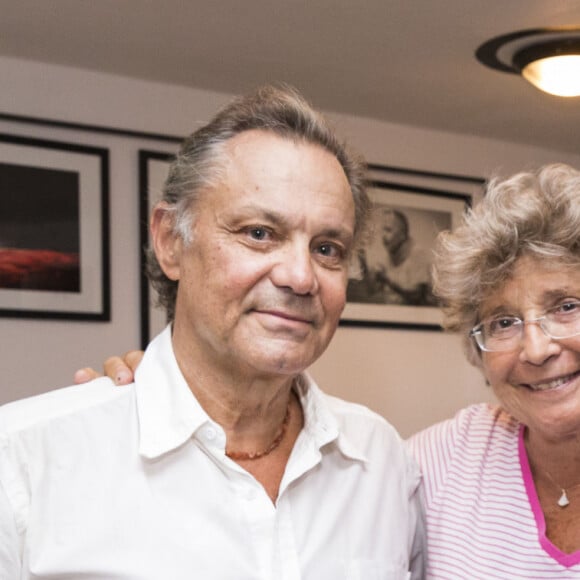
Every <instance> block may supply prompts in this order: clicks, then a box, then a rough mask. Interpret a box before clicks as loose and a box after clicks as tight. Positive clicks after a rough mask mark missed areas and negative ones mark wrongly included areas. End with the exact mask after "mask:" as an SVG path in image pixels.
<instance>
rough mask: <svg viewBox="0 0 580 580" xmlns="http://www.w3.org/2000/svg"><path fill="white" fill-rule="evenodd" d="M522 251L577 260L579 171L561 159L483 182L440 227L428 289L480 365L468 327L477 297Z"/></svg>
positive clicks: (578, 263) (505, 276)
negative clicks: (476, 199)
mask: <svg viewBox="0 0 580 580" xmlns="http://www.w3.org/2000/svg"><path fill="white" fill-rule="evenodd" d="M523 255H531V256H533V257H535V258H537V259H540V260H548V261H550V262H551V263H558V264H561V265H562V267H565V266H568V267H573V268H578V267H580V172H578V171H577V170H575V169H573V168H572V167H569V166H567V165H563V164H554V165H547V166H545V167H542V168H541V169H539V170H538V171H537V172H534V173H528V172H527V173H518V174H516V175H514V176H512V177H510V178H509V179H506V180H504V181H500V180H498V179H493V180H491V181H490V182H489V184H488V186H487V188H486V193H485V196H484V198H483V200H482V201H481V202H480V203H479V204H478V205H477V206H476V207H475V208H474V209H472V210H470V211H468V212H467V213H466V215H465V216H464V220H463V223H462V225H461V226H460V227H458V228H457V229H456V230H455V231H453V232H442V233H441V234H440V236H439V238H438V241H437V247H436V250H435V260H434V265H433V286H434V292H435V293H436V295H437V296H438V297H439V299H440V300H441V303H442V305H443V310H444V315H445V321H444V327H445V329H447V330H452V331H459V332H461V333H462V334H463V338H464V347H465V350H466V354H467V358H468V360H469V361H470V362H471V363H472V364H474V365H475V366H481V356H480V353H479V350H478V349H477V347H476V346H475V345H474V344H473V341H472V340H471V339H470V338H469V331H470V330H471V328H473V326H474V325H475V324H477V322H478V313H479V310H480V306H481V303H482V301H483V300H485V299H486V298H487V297H489V296H490V294H493V292H495V291H496V290H497V289H499V288H501V287H502V286H503V284H504V283H505V282H506V281H507V280H509V278H510V277H511V275H512V272H513V267H514V263H515V261H516V260H517V259H518V258H519V257H520V256H523Z"/></svg>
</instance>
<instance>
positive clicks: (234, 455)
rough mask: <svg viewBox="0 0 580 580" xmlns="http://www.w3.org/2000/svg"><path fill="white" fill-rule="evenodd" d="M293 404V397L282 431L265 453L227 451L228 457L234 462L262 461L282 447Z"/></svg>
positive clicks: (289, 402)
mask: <svg viewBox="0 0 580 580" xmlns="http://www.w3.org/2000/svg"><path fill="white" fill-rule="evenodd" d="M291 402H292V397H290V398H289V400H288V407H286V415H284V420H283V421H282V425H280V429H279V431H278V434H277V435H276V437H274V440H273V441H272V443H270V445H268V447H267V448H266V449H265V450H264V451H253V452H249V453H248V452H246V451H228V450H226V455H227V456H228V457H229V458H230V459H233V460H234V461H246V460H254V459H260V457H265V456H266V455H269V454H270V453H272V451H274V449H276V448H277V447H279V446H280V443H282V440H283V439H284V436H285V435H286V431H287V430H288V424H289V423H290V404H291Z"/></svg>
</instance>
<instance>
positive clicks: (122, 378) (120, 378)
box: [115, 371, 130, 385]
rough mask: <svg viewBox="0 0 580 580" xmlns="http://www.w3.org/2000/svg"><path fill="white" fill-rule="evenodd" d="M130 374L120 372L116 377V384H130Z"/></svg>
mask: <svg viewBox="0 0 580 580" xmlns="http://www.w3.org/2000/svg"><path fill="white" fill-rule="evenodd" d="M129 380H130V379H129V373H127V372H126V371H119V372H118V373H117V376H116V377H115V383H116V384H117V385H124V384H126V383H128V382H129Z"/></svg>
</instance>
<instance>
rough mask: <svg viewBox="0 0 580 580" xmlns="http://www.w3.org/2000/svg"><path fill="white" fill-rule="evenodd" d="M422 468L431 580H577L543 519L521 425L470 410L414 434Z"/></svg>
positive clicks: (576, 567)
mask: <svg viewBox="0 0 580 580" xmlns="http://www.w3.org/2000/svg"><path fill="white" fill-rule="evenodd" d="M409 446H410V448H411V451H412V452H413V454H414V456H415V457H416V459H417V461H418V462H419V464H420V466H421V469H422V471H423V476H424V480H425V486H424V489H425V501H426V514H427V533H428V549H429V566H428V572H427V578H429V579H439V580H460V579H461V580H463V579H465V580H495V579H497V580H520V579H521V580H524V579H525V580H541V579H550V580H562V579H571V578H575V579H580V551H578V552H574V553H573V554H565V553H563V552H561V551H560V550H559V549H558V548H557V547H556V546H554V545H553V544H552V543H551V542H550V540H549V539H548V538H547V537H546V535H545V529H546V526H545V521H544V515H543V513H542V509H541V507H540V504H539V501H538V496H537V494H536V489H535V486H534V482H533V479H532V475H531V471H530V466H529V463H528V458H527V455H526V451H525V447H524V444H523V426H522V425H520V423H518V421H516V420H515V419H514V418H513V417H511V416H510V415H508V414H507V413H506V412H505V411H503V410H502V409H500V408H499V407H494V406H491V405H487V404H480V405H473V406H470V407H467V408H466V409H463V410H462V411H460V412H459V413H458V414H457V415H456V416H455V417H454V418H453V419H451V420H449V421H444V422H442V423H439V424H437V425H434V426H433V427H430V428H428V429H426V430H425V431H422V432H420V433H418V434H417V435H414V436H413V437H412V438H411V439H410V440H409Z"/></svg>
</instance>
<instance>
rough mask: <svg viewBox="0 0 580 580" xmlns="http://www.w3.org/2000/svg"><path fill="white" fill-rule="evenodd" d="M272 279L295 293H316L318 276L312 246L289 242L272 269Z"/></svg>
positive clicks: (277, 284)
mask: <svg viewBox="0 0 580 580" xmlns="http://www.w3.org/2000/svg"><path fill="white" fill-rule="evenodd" d="M272 281H273V283H274V284H275V285H276V286H278V287H282V288H289V289H291V290H292V292H294V294H298V295H306V294H315V293H316V292H317V290H318V277H317V274H316V264H315V262H314V259H313V256H312V252H311V249H310V247H309V246H306V245H304V244H299V243H294V244H288V246H286V247H285V248H284V250H283V251H282V252H281V253H280V256H279V260H278V262H277V264H276V265H275V266H274V268H273V269H272Z"/></svg>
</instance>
